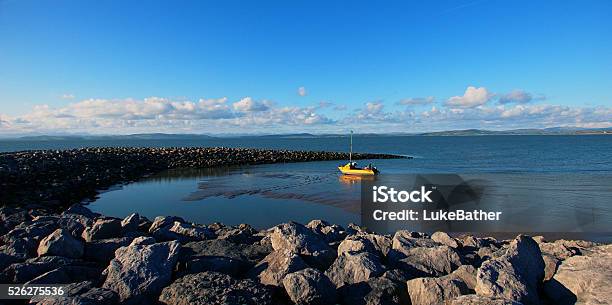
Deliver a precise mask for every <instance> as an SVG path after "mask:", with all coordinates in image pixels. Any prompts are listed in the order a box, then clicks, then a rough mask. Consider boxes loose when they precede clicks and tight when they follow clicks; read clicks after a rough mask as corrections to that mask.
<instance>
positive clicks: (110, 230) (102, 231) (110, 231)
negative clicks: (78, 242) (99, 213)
mask: <svg viewBox="0 0 612 305" xmlns="http://www.w3.org/2000/svg"><path fill="white" fill-rule="evenodd" d="M119 236H121V221H120V220H119V219H115V218H102V219H98V220H96V221H95V222H94V224H93V225H92V226H91V227H87V228H86V229H85V231H83V239H84V240H85V241H87V242H91V241H93V240H98V239H107V238H114V237H119Z"/></svg>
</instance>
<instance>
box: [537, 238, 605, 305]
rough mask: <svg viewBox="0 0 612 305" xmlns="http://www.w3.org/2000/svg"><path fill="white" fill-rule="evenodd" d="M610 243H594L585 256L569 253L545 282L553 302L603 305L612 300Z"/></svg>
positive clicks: (548, 294)
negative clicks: (570, 254) (569, 255)
mask: <svg viewBox="0 0 612 305" xmlns="http://www.w3.org/2000/svg"><path fill="white" fill-rule="evenodd" d="M610 287H612V245H611V244H609V245H602V246H594V247H592V248H590V251H589V253H588V254H586V255H580V256H572V257H570V258H567V259H566V260H565V261H563V262H562V263H561V265H559V268H558V269H557V273H556V274H555V275H554V277H553V278H552V280H550V281H548V282H546V283H545V285H544V292H545V293H546V296H547V297H548V298H549V299H551V300H552V301H553V303H554V304H561V305H564V304H574V303H576V304H585V305H586V304H593V305H595V304H606V303H608V302H610V300H612V291H611V290H610Z"/></svg>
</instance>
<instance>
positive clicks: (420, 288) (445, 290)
mask: <svg viewBox="0 0 612 305" xmlns="http://www.w3.org/2000/svg"><path fill="white" fill-rule="evenodd" d="M407 286H408V295H409V296H410V301H411V304H412V305H434V304H445V302H447V301H450V300H452V299H454V298H455V297H457V296H460V295H463V294H467V293H469V290H468V288H467V286H466V285H465V283H463V282H461V281H459V280H456V279H452V278H450V277H446V276H445V277H441V278H416V279H412V280H409V281H408V282H407Z"/></svg>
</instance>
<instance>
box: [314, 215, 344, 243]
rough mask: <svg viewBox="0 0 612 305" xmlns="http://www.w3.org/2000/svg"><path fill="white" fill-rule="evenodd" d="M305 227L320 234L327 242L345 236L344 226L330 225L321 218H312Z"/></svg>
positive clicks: (338, 239)
mask: <svg viewBox="0 0 612 305" xmlns="http://www.w3.org/2000/svg"><path fill="white" fill-rule="evenodd" d="M306 227H307V228H309V229H311V230H312V231H313V232H315V233H316V234H318V235H319V236H321V237H322V238H323V239H324V240H325V241H326V242H327V243H333V242H337V241H340V240H342V239H344V238H345V237H346V236H347V233H346V231H345V230H344V228H342V227H341V226H339V225H330V224H329V223H328V222H326V221H323V220H318V219H317V220H312V221H310V222H309V223H308V224H307V225H306Z"/></svg>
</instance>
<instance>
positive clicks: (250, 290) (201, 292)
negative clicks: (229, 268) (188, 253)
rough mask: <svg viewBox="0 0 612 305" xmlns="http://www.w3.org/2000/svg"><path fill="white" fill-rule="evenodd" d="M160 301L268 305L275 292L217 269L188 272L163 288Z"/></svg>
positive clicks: (216, 304)
mask: <svg viewBox="0 0 612 305" xmlns="http://www.w3.org/2000/svg"><path fill="white" fill-rule="evenodd" d="M159 302H161V303H163V304H172V305H191V304H207V305H229V304H245V305H266V304H273V302H272V293H271V291H270V290H269V289H268V288H266V287H265V286H263V285H261V284H259V283H256V282H255V281H252V280H248V279H246V280H237V279H234V278H232V277H230V276H229V275H226V274H223V273H218V272H201V273H196V274H188V275H185V276H184V277H181V278H179V279H177V280H176V281H175V282H174V283H172V284H171V285H170V286H168V287H166V288H164V289H163V290H162V292H161V295H160V296H159Z"/></svg>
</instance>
